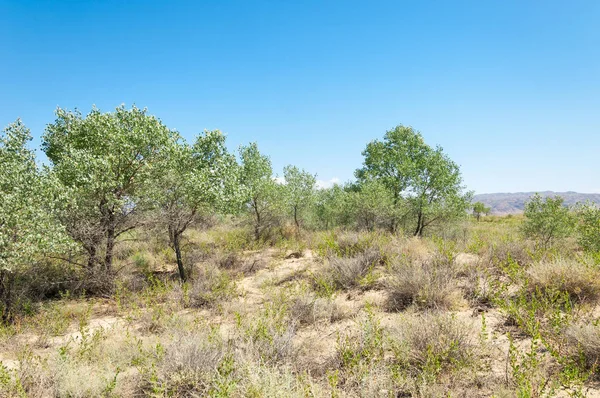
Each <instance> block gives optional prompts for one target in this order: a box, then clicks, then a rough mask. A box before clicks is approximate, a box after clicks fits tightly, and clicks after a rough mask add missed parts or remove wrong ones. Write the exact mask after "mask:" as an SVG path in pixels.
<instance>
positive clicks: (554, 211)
mask: <svg viewBox="0 0 600 398" xmlns="http://www.w3.org/2000/svg"><path fill="white" fill-rule="evenodd" d="M563 203H564V199H563V198H561V197H560V196H556V197H554V198H553V197H547V198H546V199H545V200H544V201H542V197H541V196H540V195H539V194H535V195H534V196H533V197H531V198H530V199H529V201H528V202H527V203H526V204H525V211H524V214H525V221H524V223H523V226H522V232H523V234H524V235H525V237H527V238H531V239H534V240H535V241H536V242H537V244H538V245H539V246H540V247H542V248H544V249H546V248H548V247H550V246H551V245H552V244H553V243H554V242H555V241H557V240H558V239H561V238H565V237H567V236H569V235H571V233H572V231H573V217H572V216H571V213H570V212H569V208H568V207H566V206H564V204H563Z"/></svg>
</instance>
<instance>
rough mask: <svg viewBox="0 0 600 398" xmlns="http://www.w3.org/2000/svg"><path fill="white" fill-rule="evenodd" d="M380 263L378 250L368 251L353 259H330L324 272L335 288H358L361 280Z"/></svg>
mask: <svg viewBox="0 0 600 398" xmlns="http://www.w3.org/2000/svg"><path fill="white" fill-rule="evenodd" d="M380 263H381V254H380V252H379V250H377V249H369V250H366V251H364V252H362V253H359V254H357V255H355V256H354V257H330V258H329V266H328V267H327V269H326V270H325V272H326V274H327V275H328V276H329V278H330V280H331V281H332V283H333V284H334V285H335V286H336V287H338V288H344V289H348V288H352V287H356V286H359V285H360V284H361V280H362V279H363V278H364V277H365V276H366V275H367V274H368V273H369V272H370V271H371V270H372V269H373V267H374V266H376V265H379V264H380Z"/></svg>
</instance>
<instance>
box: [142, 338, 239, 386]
mask: <svg viewBox="0 0 600 398" xmlns="http://www.w3.org/2000/svg"><path fill="white" fill-rule="evenodd" d="M232 361H233V358H232V355H231V353H229V352H228V349H227V347H226V346H224V345H223V344H222V342H221V341H220V340H218V339H216V338H215V337H214V336H212V335H211V336H209V335H206V334H204V333H198V332H180V333H178V334H176V335H175V336H174V338H173V340H172V341H171V342H169V343H168V344H167V345H166V346H165V347H164V355H163V356H162V358H160V360H159V362H158V365H157V366H156V371H155V374H150V375H148V376H149V380H148V386H147V387H146V389H147V390H149V391H147V392H150V391H152V392H154V393H157V392H164V393H165V395H167V396H176V397H187V396H194V395H197V394H200V395H207V394H208V393H209V392H211V389H212V388H214V385H213V384H214V383H213V382H214V379H215V378H217V377H218V376H219V375H220V374H222V373H225V374H224V376H226V377H227V376H231V373H232V372H231V371H230V370H229V369H227V368H231V367H232Z"/></svg>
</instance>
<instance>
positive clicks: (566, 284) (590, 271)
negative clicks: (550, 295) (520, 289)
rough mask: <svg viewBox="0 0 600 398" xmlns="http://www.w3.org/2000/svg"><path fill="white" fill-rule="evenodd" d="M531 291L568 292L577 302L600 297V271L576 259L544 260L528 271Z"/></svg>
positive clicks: (594, 299)
mask: <svg viewBox="0 0 600 398" xmlns="http://www.w3.org/2000/svg"><path fill="white" fill-rule="evenodd" d="M526 273H527V276H528V282H529V283H528V285H527V288H528V290H529V292H530V293H534V292H537V291H541V292H566V293H568V294H569V296H570V297H571V299H572V300H574V301H577V302H583V301H587V302H595V301H597V300H598V299H599V298H600V271H599V270H598V268H597V266H595V265H591V264H586V263H583V262H580V261H577V260H574V259H557V260H554V261H542V262H538V263H536V264H534V265H532V266H531V267H530V268H529V269H528V270H527V271H526Z"/></svg>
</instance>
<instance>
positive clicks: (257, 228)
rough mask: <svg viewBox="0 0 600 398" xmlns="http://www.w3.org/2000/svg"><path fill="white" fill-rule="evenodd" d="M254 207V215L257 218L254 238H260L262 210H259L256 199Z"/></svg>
mask: <svg viewBox="0 0 600 398" xmlns="http://www.w3.org/2000/svg"><path fill="white" fill-rule="evenodd" d="M252 207H254V215H255V216H256V220H255V222H254V239H255V240H259V239H260V212H259V211H258V205H257V204H256V200H254V203H253V204H252Z"/></svg>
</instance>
